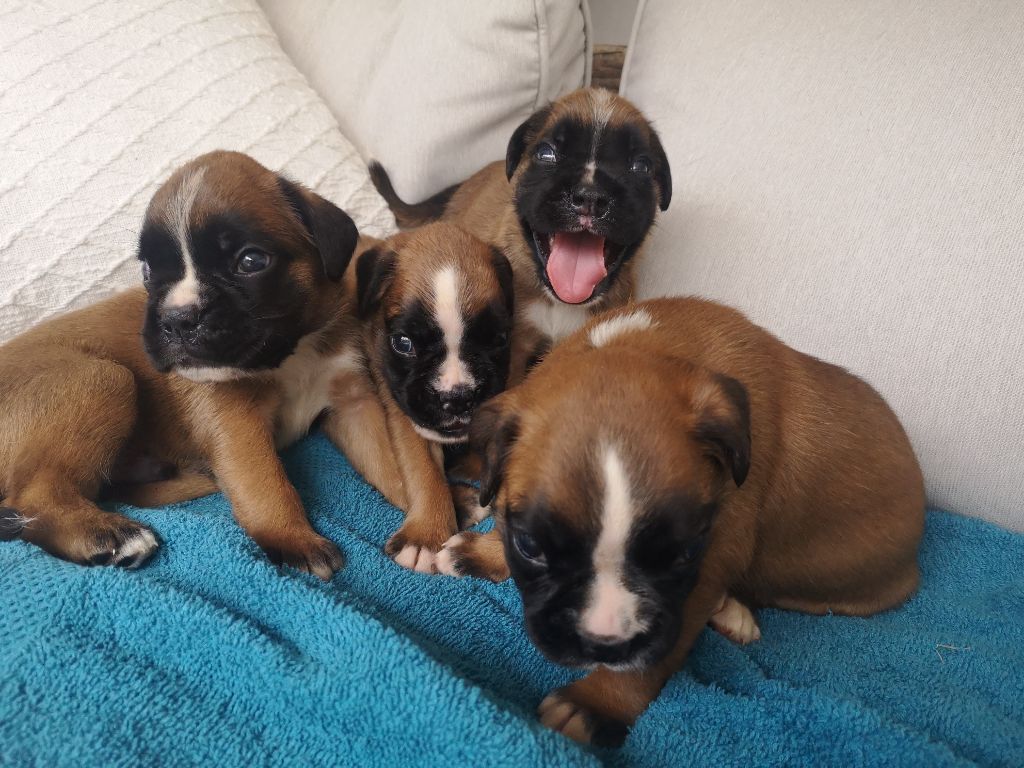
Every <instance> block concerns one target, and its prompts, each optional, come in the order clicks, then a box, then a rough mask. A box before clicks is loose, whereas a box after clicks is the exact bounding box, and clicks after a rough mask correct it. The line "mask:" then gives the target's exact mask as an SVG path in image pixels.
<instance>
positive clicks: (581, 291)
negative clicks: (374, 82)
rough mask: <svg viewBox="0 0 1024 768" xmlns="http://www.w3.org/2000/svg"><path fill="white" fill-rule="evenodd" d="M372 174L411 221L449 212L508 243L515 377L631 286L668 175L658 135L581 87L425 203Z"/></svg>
mask: <svg viewBox="0 0 1024 768" xmlns="http://www.w3.org/2000/svg"><path fill="white" fill-rule="evenodd" d="M370 170H371V176H372V178H373V180H374V183H375V185H376V186H377V189H378V190H380V192H381V194H382V195H383V196H384V197H385V199H387V201H388V203H389V205H390V206H391V208H392V210H393V211H394V212H395V215H396V217H397V219H398V222H399V224H400V225H401V226H403V227H412V226H416V225H418V224H422V223H423V222H425V221H430V220H432V219H436V218H443V219H444V220H446V221H451V222H454V223H456V224H458V225H459V226H461V227H463V228H464V229H466V230H467V231H469V232H471V233H472V234H474V235H476V236H477V237H479V238H480V239H482V240H484V241H485V242H488V243H491V244H493V245H496V246H498V247H499V248H501V249H502V251H503V252H504V253H505V255H506V256H507V257H508V259H509V261H510V262H511V264H512V269H513V271H514V273H515V281H516V282H515V287H516V302H517V307H518V315H517V322H516V330H515V334H514V340H513V355H512V375H511V379H510V383H513V384H514V383H516V382H517V381H518V380H519V379H520V378H521V377H522V375H523V374H524V373H525V371H526V370H527V368H528V367H529V366H530V365H532V364H533V363H534V362H535V361H536V360H537V359H539V358H540V357H541V356H543V354H544V353H546V351H547V349H548V348H549V347H550V345H551V344H552V343H553V342H555V341H558V340H559V339H561V338H563V337H565V336H567V335H568V334H570V333H572V332H573V331H575V330H576V329H578V328H579V327H580V326H582V325H583V324H584V323H585V322H586V321H587V320H588V319H589V318H590V316H591V314H592V313H593V312H595V311H598V310H599V309H607V308H610V307H615V306H620V305H622V304H625V303H626V302H628V301H629V300H630V299H631V297H632V293H633V274H632V268H633V264H634V260H635V258H636V256H637V255H638V253H639V252H640V250H641V248H642V246H643V243H644V240H645V239H646V237H647V235H648V233H649V232H650V230H651V227H652V225H653V223H654V220H655V216H656V214H657V211H658V209H659V208H660V209H661V210H662V211H664V210H666V209H667V208H668V205H669V201H670V200H671V198H672V176H671V172H670V169H669V164H668V159H667V157H666V156H665V152H664V150H663V149H662V146H661V142H660V140H659V139H658V135H657V133H656V132H655V131H654V129H653V128H652V127H651V125H650V123H648V121H647V120H646V119H645V118H644V116H643V115H642V114H641V113H640V112H639V110H637V109H636V108H635V107H634V106H633V105H632V104H630V103H629V102H628V101H626V100H625V99H623V98H621V97H620V96H617V95H615V94H613V93H612V92H610V91H607V90H603V89H598V88H588V89H582V90H579V91H575V92H573V93H571V94H568V95H567V96H565V97H563V98H561V99H559V100H558V101H556V102H554V103H553V104H551V105H549V106H547V107H544V108H543V109H541V110H538V111H537V112H536V113H534V114H533V115H531V116H530V118H529V119H527V120H526V121H525V122H523V123H522V125H520V126H519V127H518V128H517V129H516V131H515V132H514V133H513V135H512V138H511V139H510V141H509V143H508V148H507V152H506V156H505V162H504V163H501V162H496V163H492V164H490V165H488V166H486V167H485V168H484V169H482V170H481V171H479V172H478V173H476V174H475V175H474V176H472V177H471V178H469V179H467V180H466V181H465V182H463V183H462V184H459V185H456V186H454V187H450V188H449V189H446V190H444V191H442V192H440V193H438V194H437V195H435V196H434V197H432V198H430V199H429V200H426V201H424V202H422V203H419V204H415V205H410V204H407V203H404V202H403V201H402V200H401V199H400V198H399V197H398V195H397V194H396V193H395V191H394V189H393V187H392V185H391V182H390V179H389V178H388V175H387V173H386V172H385V171H384V169H383V168H382V167H381V166H380V165H379V164H376V163H372V164H371V167H370Z"/></svg>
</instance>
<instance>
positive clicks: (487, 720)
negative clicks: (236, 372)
mask: <svg viewBox="0 0 1024 768" xmlns="http://www.w3.org/2000/svg"><path fill="white" fill-rule="evenodd" d="M285 459H286V464H287V466H288V469H289V472H290V474H291V476H292V478H293V480H294V481H295V483H296V486H297V487H298V488H299V490H300V492H301V494H302V496H303V498H304V499H305V501H306V505H307V509H308V511H309V514H310V517H311V519H312V521H313V523H314V525H315V526H316V527H317V528H318V529H319V530H320V531H321V532H323V533H324V534H325V535H327V536H329V537H330V538H331V539H333V540H334V541H337V542H339V543H340V544H341V546H342V547H343V549H344V551H345V553H346V555H347V557H348V566H347V567H346V569H345V570H344V571H342V572H341V573H340V574H338V575H337V576H336V577H335V578H334V580H333V581H332V582H331V583H329V584H323V583H320V582H318V581H316V580H315V579H313V578H312V577H308V576H304V575H300V574H298V573H295V572H292V571H286V572H282V571H279V570H278V569H276V568H274V567H273V566H271V565H269V564H268V563H267V562H266V560H265V559H264V558H263V557H262V555H261V554H260V552H259V551H258V549H257V548H256V547H255V545H254V544H253V543H252V542H251V541H249V539H247V538H246V536H245V535H244V534H243V533H242V532H241V531H240V530H239V529H238V527H237V526H236V525H235V523H234V522H233V521H232V519H231V516H230V512H229V510H228V507H227V504H226V502H225V501H224V499H223V498H222V497H220V496H212V497H209V498H206V499H200V500H198V501H195V502H192V503H189V504H183V505H179V506H177V507H171V508H167V509H159V510H128V513H129V514H132V515H135V516H137V517H138V518H139V519H142V520H144V521H145V522H147V523H149V524H150V525H152V526H153V528H155V529H156V531H157V532H158V533H159V534H160V536H161V538H162V539H163V542H164V545H163V547H162V549H161V550H160V552H159V554H158V555H157V557H156V559H155V560H154V561H153V562H152V563H151V564H150V565H148V566H147V567H146V568H144V569H143V570H141V571H138V572H134V573H131V572H124V571H119V570H116V569H112V568H91V569H90V568H81V567H77V566H73V565H69V564H67V563H63V562H60V561H58V560H55V559H53V558H50V557H48V556H45V555H44V554H43V553H42V552H40V551H38V550H36V549H34V548H32V547H29V546H28V545H25V544H22V543H20V542H14V543H9V544H3V545H0V583H2V590H0V765H4V766H9V765H40V766H55V765H75V766H80V765H104V766H116V765H125V766H139V765H156V764H162V765H216V766H235V765H238V766H242V765H245V766H249V765H359V766H367V767H369V768H372V767H373V766H389V767H391V766H405V765H409V766H416V768H424V766H431V765H441V766H446V768H454V767H455V766H462V765H471V766H496V765H507V766H531V765H544V766H563V765H565V766H568V765H598V764H601V763H608V764H612V765H623V766H627V765H628V766H660V765H663V766H685V765H691V764H692V765H706V764H719V765H733V764H735V765H744V766H749V765H755V764H756V765H768V764H777V765H807V766H821V765H843V766H849V765H922V766H943V765H969V764H985V765H1000V764H1001V765H1016V766H1020V765H1024V536H1021V535H1017V534H1013V533H1009V532H1007V531H1004V530H1002V529H999V528H996V527H994V526H992V525H988V524H985V523H982V522H979V521H977V520H971V519H967V518H962V517H957V516H954V515H949V514H944V513H938V512H935V513H930V514H929V517H928V530H927V535H926V537H925V541H924V547H923V550H922V555H921V560H922V566H923V569H924V585H923V587H922V589H921V592H920V594H918V595H917V596H916V597H915V598H914V599H913V600H912V601H911V602H910V603H909V604H908V605H907V606H905V607H904V608H901V609H900V610H897V611H893V612H890V613H887V614H885V615H881V616H876V617H874V618H870V619H853V618H845V617H839V616H829V617H823V618H814V617H810V616H803V615H798V614H794V613H787V612H783V611H772V610H768V611H762V612H761V623H762V629H763V632H764V639H763V640H762V641H761V642H760V643H757V644H755V645H753V646H749V647H746V648H740V647H737V646H735V645H733V644H731V643H729V642H728V641H727V640H725V639H724V638H722V637H720V636H718V635H717V634H715V633H713V632H710V631H707V632H705V633H704V635H703V637H702V638H701V640H700V642H699V644H698V647H697V648H696V650H695V652H694V654H693V656H692V657H691V660H690V663H689V665H688V667H687V669H686V670H684V671H683V672H681V673H679V674H678V675H676V676H675V678H673V679H672V680H671V681H670V683H669V685H668V687H667V688H666V689H665V691H664V693H663V695H662V696H661V698H660V699H658V700H657V701H656V702H655V703H654V705H653V706H652V707H651V708H650V710H649V711H648V712H647V714H646V715H644V717H643V718H641V720H640V721H639V722H638V724H637V727H636V728H635V730H634V731H633V734H632V735H631V736H630V739H629V741H628V742H627V744H626V746H625V747H624V748H623V749H622V750H621V751H618V752H600V751H590V750H586V749H582V748H580V747H577V746H576V745H575V744H573V743H571V742H569V741H567V740H565V739H563V738H562V737H561V736H558V735H556V734H553V733H549V732H547V731H546V730H544V729H543V728H541V727H540V726H538V725H537V723H536V722H535V719H534V714H533V711H534V708H535V706H536V705H537V703H538V702H539V701H540V699H541V698H542V696H543V695H544V693H545V692H546V691H548V690H549V689H550V688H552V687H553V686H556V685H560V684H563V683H565V682H566V681H568V680H570V679H571V678H572V676H573V675H574V674H575V673H573V672H571V671H569V670H565V669H560V668H558V667H556V666H554V665H552V664H550V663H548V662H546V661H545V660H544V659H543V658H542V657H541V656H540V655H539V654H538V653H537V652H536V651H535V650H534V649H533V648H532V646H531V645H530V643H529V642H528V640H527V638H526V636H525V634H524V632H523V627H522V621H521V614H520V611H521V607H520V603H519V599H518V595H517V593H516V591H515V589H514V588H513V586H512V585H511V584H501V585H492V584H488V583H484V582H481V581H475V580H455V579H448V578H444V577H439V576H435V577H428V576H422V575H419V574H415V573H411V572H408V571H404V570H402V569H400V568H399V567H397V566H396V565H394V564H393V563H391V562H390V561H388V560H387V559H386V558H385V557H384V555H383V554H382V552H381V547H382V545H383V543H384V541H385V540H386V538H387V536H388V535H389V533H390V532H391V531H393V530H394V529H395V528H396V527H397V526H398V525H399V522H400V514H399V513H398V512H397V511H396V510H394V509H393V508H391V507H389V506H387V505H386V504H385V503H384V502H383V501H382V500H381V498H380V497H379V496H378V495H377V493H376V492H375V491H373V490H372V489H371V488H369V487H368V486H366V485H365V484H364V483H363V482H362V481H361V480H360V479H359V478H358V476H357V475H355V473H354V472H353V471H352V469H351V468H350V467H349V466H348V464H347V463H346V462H345V460H344V459H343V458H342V457H341V456H340V455H339V454H338V453H337V451H335V450H334V448H333V447H332V446H331V445H330V444H329V443H328V442H327V441H326V440H325V439H324V438H323V437H321V436H319V435H314V436H312V437H310V438H308V439H307V440H305V441H303V442H302V443H300V444H299V445H297V446H296V447H294V448H293V449H291V450H290V451H289V452H288V453H287V454H286V456H285Z"/></svg>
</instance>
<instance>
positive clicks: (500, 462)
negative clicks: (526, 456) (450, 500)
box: [469, 393, 519, 507]
mask: <svg viewBox="0 0 1024 768" xmlns="http://www.w3.org/2000/svg"><path fill="white" fill-rule="evenodd" d="M518 436H519V418H518V416H516V414H515V411H514V408H513V403H512V397H511V395H510V394H509V393H505V394H501V395H498V396H497V397H495V398H493V399H491V400H489V401H487V402H486V403H484V404H483V405H482V406H481V407H480V408H479V409H477V411H476V413H475V414H473V421H472V422H471V423H470V425H469V445H470V448H472V449H473V451H474V452H475V453H476V454H477V455H478V456H480V457H481V459H482V461H483V471H482V472H481V473H480V506H481V507H487V506H490V504H491V502H492V501H494V497H495V496H497V495H498V489H499V488H500V487H501V483H502V481H503V480H504V478H505V462H506V461H507V459H508V454H509V451H510V450H511V449H512V446H513V444H515V441H516V438H517V437H518Z"/></svg>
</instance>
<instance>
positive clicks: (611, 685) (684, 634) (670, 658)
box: [537, 585, 723, 747]
mask: <svg viewBox="0 0 1024 768" xmlns="http://www.w3.org/2000/svg"><path fill="white" fill-rule="evenodd" d="M722 591H723V590H721V589H720V588H716V587H710V586H705V585H698V587H697V588H696V589H695V590H694V591H693V592H692V593H691V595H690V597H689V598H688V599H687V601H686V607H685V609H684V614H683V615H684V616H685V618H684V619H683V628H682V631H681V632H680V635H679V639H678V640H677V641H676V644H675V646H674V647H673V648H672V650H671V651H670V652H669V653H668V655H667V656H666V657H665V658H664V659H662V660H661V661H659V662H658V663H657V664H655V665H653V666H651V667H648V668H647V669H643V670H639V671H622V672H617V671H614V670H611V669H608V668H607V667H598V668H597V669H596V670H594V671H593V672H591V673H590V674H589V675H587V676H586V677H584V678H583V679H582V680H577V681H576V682H575V683H572V684H570V685H567V686H565V687H563V688H559V689H557V690H555V691H552V692H551V693H550V694H548V695H547V696H546V697H545V698H544V700H543V701H542V702H541V703H540V707H538V709H537V714H538V715H539V716H540V721H541V722H542V723H543V724H544V725H546V726H547V727H548V728H551V729H552V730H554V731H558V732H559V733H562V734H564V735H566V736H568V737H569V738H570V739H573V740H574V741H578V742H580V743H582V744H596V745H598V746H604V747H617V746H620V745H621V744H622V742H623V741H625V739H626V736H627V735H628V734H629V729H630V728H631V727H632V726H633V723H634V722H636V719H637V718H638V717H639V716H640V715H641V714H643V712H644V710H646V709H647V707H648V705H649V704H650V703H651V702H652V701H653V700H654V699H655V698H656V697H657V695H658V694H659V693H660V692H661V689H662V688H663V687H664V685H665V682H666V681H667V680H668V678H669V677H671V676H672V675H673V674H674V673H675V672H676V671H677V670H678V669H679V668H680V667H681V666H682V665H683V662H684V661H685V660H686V656H687V655H688V654H689V653H690V649H691V648H692V647H693V644H694V642H696V640H697V637H698V636H699V635H700V633H701V632H702V631H703V629H704V627H705V625H706V624H707V622H708V619H709V618H710V617H711V613H712V612H713V611H714V609H715V607H716V606H717V605H718V603H719V601H720V600H721V594H722Z"/></svg>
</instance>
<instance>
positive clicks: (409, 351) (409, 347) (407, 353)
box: [389, 333, 416, 357]
mask: <svg viewBox="0 0 1024 768" xmlns="http://www.w3.org/2000/svg"><path fill="white" fill-rule="evenodd" d="M389 341H390V343H391V348H392V349H393V350H394V351H395V353H396V354H399V355H401V356H402V357H412V356H413V355H415V354H416V345H415V344H413V343H412V339H410V338H409V337H408V336H406V335H405V334H402V333H393V334H391V338H390V339H389Z"/></svg>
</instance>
